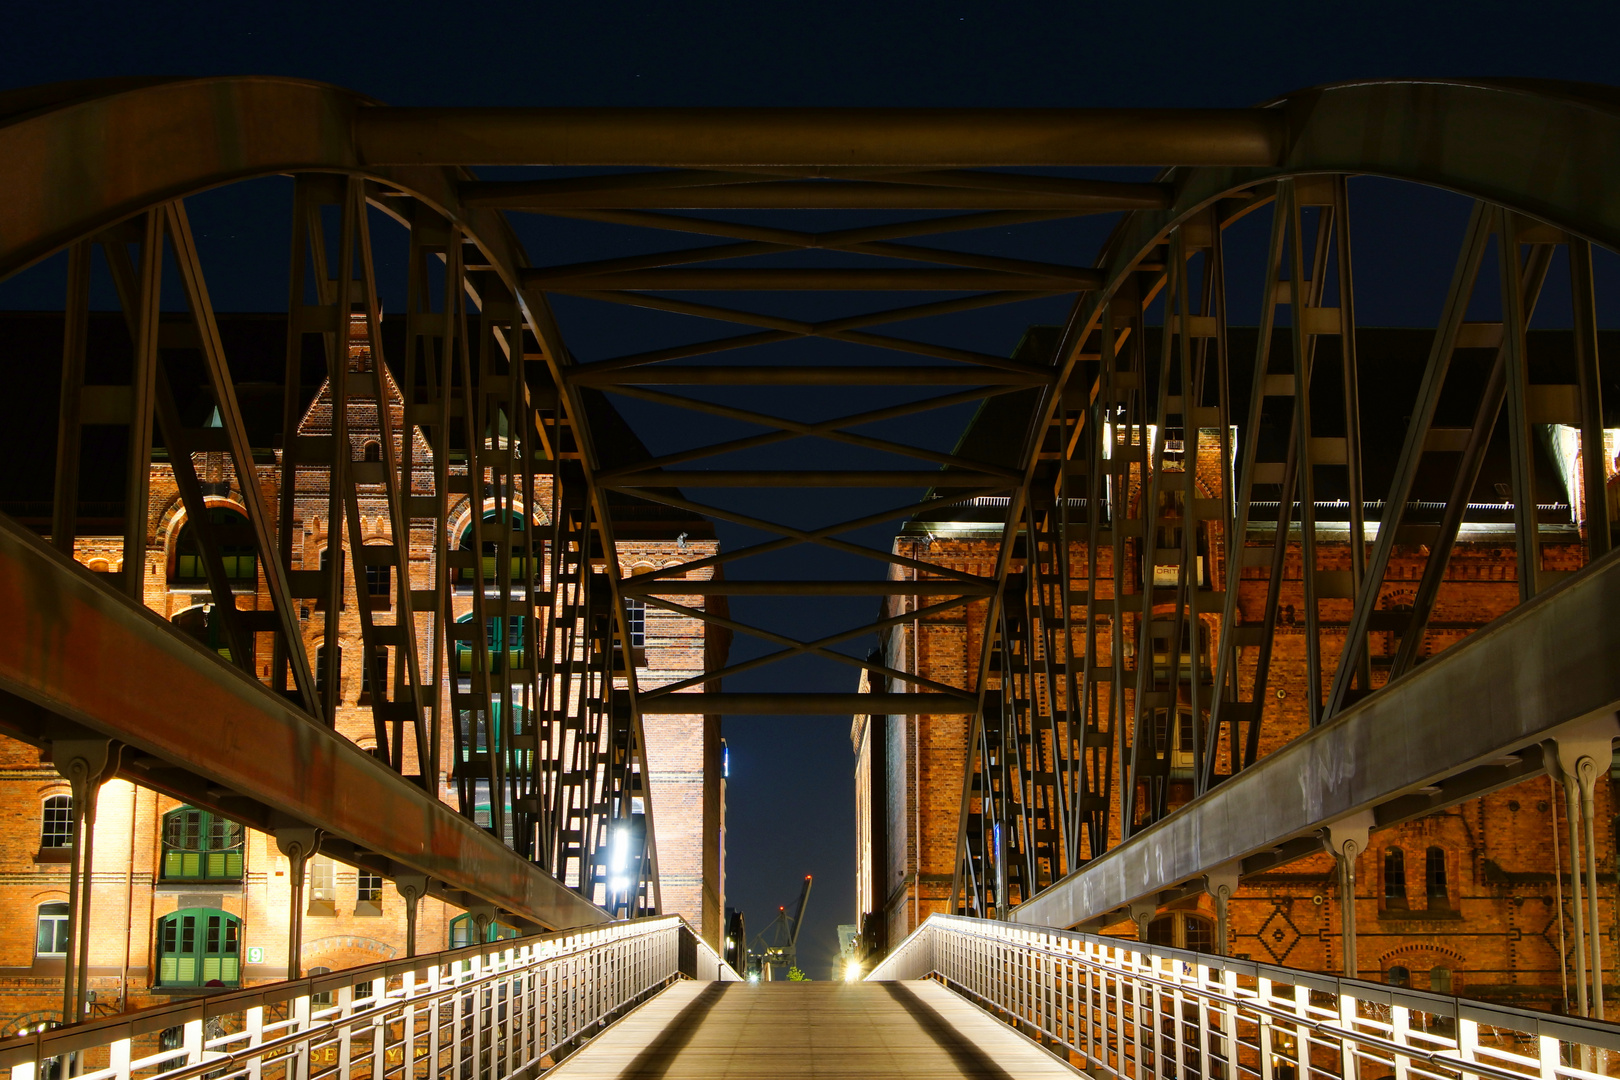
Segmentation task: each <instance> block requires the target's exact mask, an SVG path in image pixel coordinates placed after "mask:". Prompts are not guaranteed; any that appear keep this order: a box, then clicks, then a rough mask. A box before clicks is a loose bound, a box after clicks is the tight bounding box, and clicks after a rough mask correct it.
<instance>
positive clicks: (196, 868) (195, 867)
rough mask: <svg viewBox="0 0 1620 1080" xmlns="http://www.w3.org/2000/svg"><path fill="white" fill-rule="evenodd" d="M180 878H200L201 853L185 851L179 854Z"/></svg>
mask: <svg viewBox="0 0 1620 1080" xmlns="http://www.w3.org/2000/svg"><path fill="white" fill-rule="evenodd" d="M180 876H181V877H188V878H194V877H201V876H202V853H201V852H197V851H186V852H182V853H181V855H180Z"/></svg>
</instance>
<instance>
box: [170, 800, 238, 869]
mask: <svg viewBox="0 0 1620 1080" xmlns="http://www.w3.org/2000/svg"><path fill="white" fill-rule="evenodd" d="M189 815H195V821H193V822H191V823H189V825H190V827H191V828H193V829H194V830H195V837H196V844H197V846H196V847H188V846H186V845H184V844H177V843H174V842H173V841H172V840H171V838H170V823H171V822H178V821H180V820H181V819H182V818H183V817H185V816H189ZM220 826H225V828H224V829H223V830H221V829H220ZM232 830H234V834H235V837H236V842H235V843H220V842H219V841H220V840H222V839H226V838H228V837H229V836H230V834H231V832H232ZM221 832H223V833H224V834H225V835H224V836H221ZM158 842H159V845H160V848H161V852H160V855H161V859H160V862H161V865H160V867H159V870H158V880H159V881H165V882H167V881H181V882H208V881H224V882H239V881H241V880H242V874H243V871H244V870H245V869H246V852H247V830H246V829H244V828H243V827H242V824H241V823H240V822H238V821H234V820H232V819H231V818H228V817H225V816H224V815H222V814H216V813H214V812H213V811H211V810H204V809H202V808H201V807H196V806H191V805H185V806H177V807H175V808H174V809H173V810H170V811H168V812H167V813H165V814H164V815H163V817H162V818H161V819H160V821H159V830H158ZM190 855H195V856H196V859H195V864H196V872H195V873H187V872H186V870H187V864H188V859H187V856H190ZM171 866H174V867H175V868H176V869H175V871H173V872H171V870H170V867H171Z"/></svg>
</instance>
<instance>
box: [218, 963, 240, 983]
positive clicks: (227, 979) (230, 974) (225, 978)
mask: <svg viewBox="0 0 1620 1080" xmlns="http://www.w3.org/2000/svg"><path fill="white" fill-rule="evenodd" d="M240 979H241V963H240V962H239V961H238V960H237V958H236V957H234V956H223V957H221V958H220V960H219V981H220V982H222V983H225V984H227V985H230V984H232V983H236V982H238V981H240Z"/></svg>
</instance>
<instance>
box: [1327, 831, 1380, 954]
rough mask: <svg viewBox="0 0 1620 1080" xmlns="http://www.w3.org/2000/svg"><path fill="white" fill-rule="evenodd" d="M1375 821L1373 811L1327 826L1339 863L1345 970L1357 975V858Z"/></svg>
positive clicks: (1328, 838)
mask: <svg viewBox="0 0 1620 1080" xmlns="http://www.w3.org/2000/svg"><path fill="white" fill-rule="evenodd" d="M1374 824H1375V822H1374V820H1373V816H1372V813H1371V812H1370V811H1365V810H1364V811H1362V812H1361V813H1359V814H1352V815H1351V816H1349V817H1347V818H1342V819H1340V820H1339V821H1335V822H1334V823H1333V824H1331V825H1329V826H1328V827H1327V828H1326V829H1324V830H1323V834H1324V835H1325V836H1326V837H1327V842H1328V847H1329V848H1330V849H1331V850H1332V852H1333V858H1334V860H1335V861H1336V862H1337V863H1338V864H1339V920H1340V933H1341V934H1342V935H1343V938H1344V974H1345V975H1346V976H1347V977H1349V978H1352V979H1353V978H1355V977H1356V859H1357V858H1359V857H1360V855H1361V853H1362V852H1363V851H1366V850H1367V833H1368V832H1369V831H1370V830H1371V829H1372V827H1373V825H1374Z"/></svg>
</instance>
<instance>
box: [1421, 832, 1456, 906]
mask: <svg viewBox="0 0 1620 1080" xmlns="http://www.w3.org/2000/svg"><path fill="white" fill-rule="evenodd" d="M1423 878H1424V881H1425V883H1426V884H1427V885H1428V894H1429V906H1430V907H1432V908H1449V907H1450V906H1451V892H1450V890H1449V889H1447V887H1446V852H1445V849H1444V848H1437V847H1432V848H1430V849H1429V850H1428V851H1427V852H1425V853H1424V857H1423Z"/></svg>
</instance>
